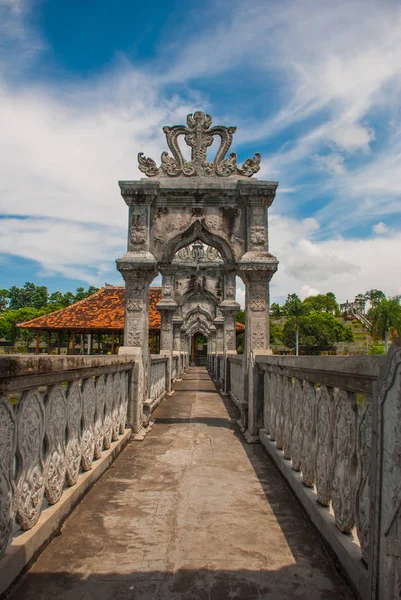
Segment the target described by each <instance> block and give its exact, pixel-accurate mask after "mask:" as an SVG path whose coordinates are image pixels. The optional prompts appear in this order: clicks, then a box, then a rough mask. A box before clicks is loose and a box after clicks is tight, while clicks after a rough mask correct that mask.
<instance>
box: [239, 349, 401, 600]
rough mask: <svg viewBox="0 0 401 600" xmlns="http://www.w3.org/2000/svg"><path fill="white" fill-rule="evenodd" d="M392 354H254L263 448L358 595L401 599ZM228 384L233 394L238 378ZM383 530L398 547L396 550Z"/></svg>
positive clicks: (400, 360) (398, 430) (399, 407)
mask: <svg viewBox="0 0 401 600" xmlns="http://www.w3.org/2000/svg"><path fill="white" fill-rule="evenodd" d="M391 352H392V355H391V353H389V355H388V356H387V357H340V356H338V357H335V356H334V357H314V356H310V357H308V356H302V357H278V356H258V357H256V364H255V371H257V372H258V373H259V375H258V376H257V377H256V378H255V376H254V381H257V382H259V385H258V386H257V389H255V390H254V398H253V402H254V403H255V406H254V407H253V413H254V419H255V420H256V422H257V424H258V427H259V439H260V441H261V443H262V444H263V446H264V447H265V448H266V450H267V452H268V454H269V455H270V457H271V458H272V459H273V461H274V462H275V463H276V465H277V466H278V468H279V469H280V471H281V472H282V474H283V475H284V477H285V478H286V480H287V482H288V483H289V485H290V486H291V487H292V489H293V491H294V492H295V494H296V495H297V496H298V498H299V500H300V502H301V503H302V505H303V506H304V509H305V510H306V512H307V514H308V516H309V517H310V519H311V520H312V522H313V523H314V525H315V526H316V527H317V528H318V529H319V531H320V532H321V534H322V535H323V537H324V538H325V540H326V542H327V543H328V544H329V546H331V548H332V550H333V551H334V553H335V554H336V556H337V558H338V560H339V562H340V564H341V565H342V567H343V569H344V570H345V571H346V573H347V575H348V577H349V578H350V580H351V581H352V583H353V585H354V587H355V589H356V590H357V591H358V593H359V594H360V596H361V597H362V598H380V599H381V598H383V599H384V598H385V599H386V600H387V599H388V598H391V600H393V598H394V599H395V598H399V593H400V590H401V588H400V586H401V536H400V532H401V458H400V456H401V450H400V448H401V347H400V346H399V345H398V346H397V345H394V347H393V348H392V351H391ZM230 361H231V369H232V367H233V364H235V362H233V361H232V359H230ZM236 368H237V367H236V366H235V367H234V372H235V369H236ZM383 382H387V383H383ZM386 386H387V387H386ZM397 386H398V387H397ZM231 387H232V392H233V394H235V395H237V393H238V392H235V390H236V389H237V390H238V382H237V376H235V378H234V379H231ZM390 390H392V391H391V392H390ZM391 394H392V395H391ZM386 399H387V403H388V404H387V406H388V410H387V416H388V418H390V420H388V419H387V421H385V420H384V419H383V409H382V405H383V402H385V401H386ZM385 429H387V431H388V434H387V440H386V437H385V436H384V433H383V432H384V430H385ZM377 432H378V433H377ZM390 440H391V441H390ZM397 448H398V450H397ZM397 453H398V454H397ZM385 460H387V463H388V465H387V467H386V468H385V469H384V467H383V465H384V462H383V461H385ZM383 469H384V470H383ZM395 473H396V474H397V477H398V482H395V479H394V478H395ZM391 474H392V475H391ZM383 481H386V486H385V487H383V483H382V482H383ZM390 497H391V500H390V499H389V498H390ZM383 512H384V513H386V519H385V520H384V522H386V520H387V525H384V524H383ZM391 515H393V516H392V517H391ZM391 518H392V519H393V521H391ZM380 527H381V530H380ZM386 527H387V529H388V530H391V528H392V530H393V538H394V540H396V541H394V540H393V542H392V546H391V547H390V549H388V544H387V542H386V539H385V536H386V533H385V531H384V530H385V528H386ZM397 531H398V533H397ZM380 542H381V544H382V551H381V552H379V551H378V550H377V548H378V545H379V544H380ZM386 551H387V553H388V555H389V556H390V555H391V554H392V558H391V560H392V561H393V562H392V563H391V564H392V565H393V571H392V573H393V574H392V575H391V577H392V583H384V580H385V579H386V577H388V573H389V569H388V566H389V564H390V563H389V562H386V560H385V558H383V557H384V553H385V552H386ZM394 557H396V558H394ZM389 560H390V558H389ZM380 561H382V562H381V565H380ZM394 561H395V562H394ZM394 565H396V567H394ZM397 578H398V579H397ZM380 586H381V591H380ZM397 586H398V587H397Z"/></svg>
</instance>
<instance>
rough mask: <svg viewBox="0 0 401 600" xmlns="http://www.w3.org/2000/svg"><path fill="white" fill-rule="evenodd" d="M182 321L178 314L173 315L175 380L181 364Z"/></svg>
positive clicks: (180, 371)
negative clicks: (175, 358)
mask: <svg viewBox="0 0 401 600" xmlns="http://www.w3.org/2000/svg"><path fill="white" fill-rule="evenodd" d="M183 322H184V319H183V318H182V317H180V315H174V316H173V356H177V357H178V373H177V380H179V381H181V380H180V379H179V375H180V374H181V373H182V365H181V326H182V324H183Z"/></svg>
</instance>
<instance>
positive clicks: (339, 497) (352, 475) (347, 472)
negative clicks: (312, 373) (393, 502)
mask: <svg viewBox="0 0 401 600" xmlns="http://www.w3.org/2000/svg"><path fill="white" fill-rule="evenodd" d="M356 417H357V412H356V397H355V394H353V393H351V392H346V391H345V390H339V391H338V394H337V398H336V406H335V412H334V427H333V467H332V487H331V502H332V505H333V510H334V515H335V521H336V525H337V527H338V528H339V529H340V531H342V532H343V533H349V532H350V531H351V529H352V527H353V525H354V522H355V493H356V484H357V478H356V474H357V473H356V471H357V457H356V448H355V437H356Z"/></svg>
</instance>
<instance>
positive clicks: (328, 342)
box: [282, 311, 354, 354]
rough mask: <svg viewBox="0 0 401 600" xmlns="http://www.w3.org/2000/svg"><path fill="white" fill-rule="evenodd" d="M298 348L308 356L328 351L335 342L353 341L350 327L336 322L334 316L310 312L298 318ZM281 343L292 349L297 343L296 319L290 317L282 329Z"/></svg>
mask: <svg viewBox="0 0 401 600" xmlns="http://www.w3.org/2000/svg"><path fill="white" fill-rule="evenodd" d="M298 321H299V322H298V327H299V346H300V347H301V348H302V350H303V351H305V352H307V353H308V354H317V353H319V352H321V351H322V350H330V349H332V348H334V347H335V344H336V342H341V341H348V342H351V341H353V339H354V336H353V333H352V329H351V327H349V326H347V325H344V324H343V323H341V321H337V319H336V318H335V316H334V315H332V314H330V313H325V312H316V311H314V312H311V313H309V314H304V315H302V316H300V317H299V318H298ZM282 339H283V343H284V344H285V345H286V346H288V347H289V348H293V347H294V345H296V341H297V324H296V317H295V316H293V317H290V318H289V319H288V321H287V322H286V324H285V325H284V328H283V336H282Z"/></svg>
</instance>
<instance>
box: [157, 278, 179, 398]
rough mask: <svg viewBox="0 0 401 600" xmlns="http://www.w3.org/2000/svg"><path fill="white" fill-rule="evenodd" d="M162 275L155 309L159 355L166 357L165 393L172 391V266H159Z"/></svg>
mask: <svg viewBox="0 0 401 600" xmlns="http://www.w3.org/2000/svg"><path fill="white" fill-rule="evenodd" d="M160 271H161V272H162V275H163V282H162V290H163V291H162V294H163V295H162V299H161V300H160V302H158V303H157V310H158V311H159V313H160V316H161V326H160V355H161V356H167V357H168V359H169V360H168V367H167V369H168V377H167V394H171V393H172V385H171V384H172V356H173V349H174V340H173V336H174V333H173V316H174V313H175V312H176V310H177V303H176V302H175V300H174V299H173V288H174V285H173V283H174V282H173V274H174V269H173V268H172V267H166V266H165V267H161V268H160Z"/></svg>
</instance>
